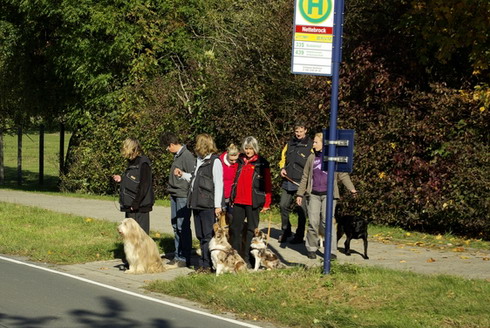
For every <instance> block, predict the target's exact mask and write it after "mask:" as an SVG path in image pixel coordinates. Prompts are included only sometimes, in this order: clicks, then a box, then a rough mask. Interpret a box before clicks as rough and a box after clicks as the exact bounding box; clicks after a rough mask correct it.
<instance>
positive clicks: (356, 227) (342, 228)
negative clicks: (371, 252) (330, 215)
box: [336, 215, 369, 260]
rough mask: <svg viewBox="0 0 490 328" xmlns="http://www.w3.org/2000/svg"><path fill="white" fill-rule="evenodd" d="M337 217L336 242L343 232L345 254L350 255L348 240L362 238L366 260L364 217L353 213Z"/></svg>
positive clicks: (366, 246) (365, 224)
mask: <svg viewBox="0 0 490 328" xmlns="http://www.w3.org/2000/svg"><path fill="white" fill-rule="evenodd" d="M336 219H337V242H338V241H339V240H340V238H342V236H343V235H344V233H345V236H346V239H345V243H344V247H345V255H347V256H350V255H351V251H350V242H351V240H352V239H362V240H363V241H364V255H363V257H364V259H365V260H368V259H369V257H368V255H367V248H368V239H367V237H368V232H367V231H368V222H367V220H366V219H364V218H361V217H359V216H354V215H343V216H339V217H337V218H336Z"/></svg>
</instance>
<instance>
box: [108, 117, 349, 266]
mask: <svg viewBox="0 0 490 328" xmlns="http://www.w3.org/2000/svg"><path fill="white" fill-rule="evenodd" d="M322 142H323V141H322V134H321V133H317V134H316V135H315V137H314V139H313V140H311V139H310V138H309V137H308V136H307V129H306V126H305V124H303V123H297V124H296V126H295V129H294V136H293V137H292V138H291V140H290V141H289V142H288V143H287V144H286V146H285V147H284V149H283V151H282V154H281V161H280V163H279V168H280V170H281V177H282V178H283V183H282V185H281V188H282V193H281V201H280V209H281V221H282V223H281V226H282V234H281V236H280V237H279V241H280V242H281V243H285V242H287V241H288V238H289V237H292V236H293V235H292V231H291V223H290V220H289V215H290V213H291V211H292V210H295V211H296V212H297V214H298V227H297V230H296V233H295V235H294V237H293V238H292V239H291V240H290V241H289V242H290V243H293V244H299V243H303V242H304V236H305V227H306V218H307V214H308V218H309V225H308V230H307V234H306V249H307V252H308V257H309V258H315V257H316V255H315V253H316V251H317V250H318V248H319V247H320V244H319V240H320V239H319V237H320V235H321V234H322V232H323V231H324V230H323V229H324V226H325V213H324V211H322V208H325V202H326V191H327V178H326V177H327V173H326V172H323V171H322V170H321V162H322V158H321V152H322ZM160 145H161V146H162V147H163V148H165V149H166V150H167V151H169V152H170V153H172V154H173V156H174V159H173V162H172V165H171V168H170V174H169V178H168V188H167V191H168V193H169V195H170V208H171V224H172V227H173V231H174V241H175V256H174V258H173V259H172V260H171V261H170V262H169V263H168V265H170V266H176V267H184V266H187V267H190V266H191V250H192V232H191V216H192V217H193V220H194V229H195V233H196V237H197V239H198V240H199V243H200V258H199V264H198V266H197V268H196V270H197V271H198V272H211V267H212V263H211V259H210V252H209V241H210V240H211V238H212V237H213V224H214V223H215V222H216V219H217V217H218V216H219V215H220V214H222V211H223V210H225V211H226V215H227V219H228V220H227V221H228V222H229V229H230V230H229V232H230V244H231V245H232V247H233V248H234V249H236V250H237V251H238V252H239V254H240V255H241V256H242V258H243V259H244V260H245V262H246V263H247V265H249V266H251V263H250V262H249V260H250V256H249V255H250V254H249V253H250V242H251V240H252V237H253V235H254V231H255V229H256V228H257V227H258V226H259V216H260V213H263V212H265V211H267V210H269V209H270V206H271V201H272V181H271V171H270V165H269V162H268V161H267V160H266V159H265V158H264V157H262V156H261V155H260V154H259V152H260V148H259V143H258V142H257V140H256V138H254V137H252V136H249V137H246V138H245V139H244V140H243V142H242V144H241V148H240V149H239V148H238V147H237V146H235V145H234V144H231V145H230V146H229V147H228V148H227V150H226V151H225V152H223V153H222V154H219V153H218V149H217V147H216V144H215V142H214V140H213V138H212V136H210V135H209V134H199V135H198V136H197V137H196V141H195V147H194V153H195V156H196V157H195V156H194V155H193V153H192V152H191V151H190V150H189V149H188V148H187V147H186V145H185V144H184V143H183V142H182V141H181V140H180V139H179V138H178V137H177V136H176V135H175V134H173V133H164V134H163V135H162V136H161V138H160ZM121 153H122V155H123V156H124V157H125V158H126V159H127V160H128V166H127V169H126V171H125V172H124V173H123V174H122V175H114V176H113V179H114V181H116V182H120V183H121V188H120V204H121V211H123V212H125V215H126V217H131V218H133V219H135V220H136V221H137V222H138V223H139V224H140V226H141V227H142V228H143V230H145V232H146V233H149V226H150V224H149V212H150V211H151V209H152V206H153V203H154V195H153V189H152V174H151V166H150V161H149V159H148V158H147V157H146V156H145V155H144V154H143V152H142V150H141V145H140V144H139V142H138V141H137V140H135V139H131V138H128V139H126V140H125V141H124V143H123V146H122V150H121ZM337 180H340V181H342V182H343V184H344V185H345V186H346V187H347V188H348V189H349V190H350V191H351V192H352V193H355V192H356V190H355V188H354V186H353V184H352V182H351V181H350V178H349V175H348V174H346V173H343V174H342V173H337V174H336V176H335V181H334V189H335V190H334V197H335V198H338V197H339V191H338V186H337ZM304 198H305V199H306V201H304V200H303V199H304ZM334 206H335V205H334ZM333 230H334V229H333ZM335 235H336V233H335V231H332V253H333V254H335V250H336V248H337V247H336V240H335V239H336V238H334V236H335ZM333 243H335V247H333V246H334V244H333Z"/></svg>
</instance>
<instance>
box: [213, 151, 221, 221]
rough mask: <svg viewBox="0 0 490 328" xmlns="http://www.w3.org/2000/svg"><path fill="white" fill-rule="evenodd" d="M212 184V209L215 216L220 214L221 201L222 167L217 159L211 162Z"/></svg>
mask: <svg viewBox="0 0 490 328" xmlns="http://www.w3.org/2000/svg"><path fill="white" fill-rule="evenodd" d="M213 183H214V208H215V210H216V211H218V209H219V211H218V212H216V214H219V212H221V206H222V205H223V204H222V200H223V165H222V164H221V161H220V159H219V158H217V159H215V160H214V162H213Z"/></svg>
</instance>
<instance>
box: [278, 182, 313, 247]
mask: <svg viewBox="0 0 490 328" xmlns="http://www.w3.org/2000/svg"><path fill="white" fill-rule="evenodd" d="M295 195H296V191H288V190H285V189H283V190H282V193H281V202H280V205H279V206H280V208H281V228H282V231H283V232H286V233H288V234H289V233H290V232H291V222H290V221H289V214H290V213H291V212H292V210H293V209H294V211H295V212H296V213H297V214H298V227H297V228H296V235H295V237H296V238H301V239H303V238H304V236H305V226H306V202H303V203H302V205H301V206H297V205H295V204H296V199H295V197H294V196H295ZM293 202H294V203H293Z"/></svg>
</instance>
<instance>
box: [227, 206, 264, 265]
mask: <svg viewBox="0 0 490 328" xmlns="http://www.w3.org/2000/svg"><path fill="white" fill-rule="evenodd" d="M259 212H260V209H259V208H255V209H254V208H252V206H249V205H240V204H235V205H234V206H233V218H232V219H231V224H230V238H231V246H232V247H233V248H234V249H236V250H237V251H238V253H239V254H240V256H241V257H243V259H244V260H245V262H247V263H249V257H250V242H251V241H252V238H253V236H254V233H255V228H258V227H259ZM245 218H247V232H246V235H245V236H244V235H243V223H244V222H245ZM244 239H245V240H244ZM242 241H244V243H242Z"/></svg>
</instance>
